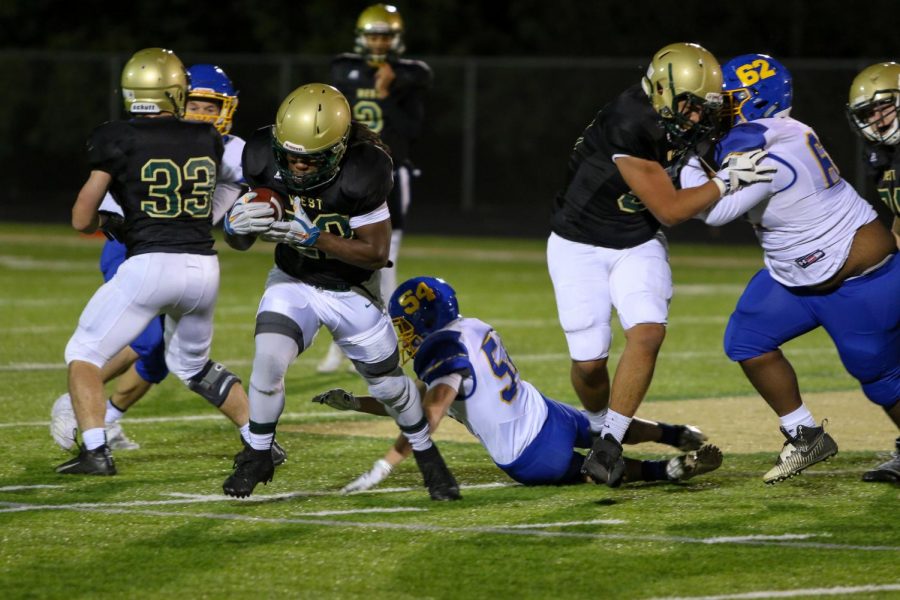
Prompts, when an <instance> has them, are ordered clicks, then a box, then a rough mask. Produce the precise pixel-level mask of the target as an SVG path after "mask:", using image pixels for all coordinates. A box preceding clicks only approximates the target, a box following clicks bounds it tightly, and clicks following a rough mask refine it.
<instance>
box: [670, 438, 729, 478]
mask: <svg viewBox="0 0 900 600" xmlns="http://www.w3.org/2000/svg"><path fill="white" fill-rule="evenodd" d="M720 466H722V451H721V450H719V448H718V447H716V446H713V445H712V444H707V445H705V446H702V447H701V448H700V449H698V450H694V451H692V452H688V453H687V454H682V455H681V456H676V457H675V458H673V459H672V460H670V461H669V462H668V463H667V464H666V477H668V478H669V480H670V481H687V480H688V479H691V478H692V477H696V476H697V475H703V474H704V473H709V472H710V471H715V470H716V469H718V468H719V467H720Z"/></svg>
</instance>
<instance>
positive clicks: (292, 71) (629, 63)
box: [0, 0, 900, 241]
mask: <svg viewBox="0 0 900 600" xmlns="http://www.w3.org/2000/svg"><path fill="white" fill-rule="evenodd" d="M369 4H370V2H359V1H353V2H343V1H338V0H309V1H302V0H294V1H292V2H265V1H259V0H257V1H256V2H249V1H244V0H240V1H236V2H231V3H220V4H212V3H198V2H195V1H194V2H190V1H184V0H170V1H168V2H156V3H149V2H138V3H107V2H90V1H88V2H55V1H48V0H43V1H34V0H32V1H24V0H21V1H11V0H0V33H2V35H0V82H2V90H0V165H2V167H0V168H2V172H0V175H2V180H3V182H4V184H5V188H6V193H5V194H4V195H3V200H2V201H0V220H5V221H59V222H64V221H66V220H67V219H68V215H69V209H70V207H71V204H72V202H73V201H74V198H75V195H76V193H77V191H78V189H79V188H80V186H81V184H82V183H83V181H84V180H85V178H86V177H87V163H86V160H85V153H84V149H83V147H84V140H85V139H86V138H87V136H88V134H89V133H90V131H91V129H92V128H93V127H94V126H96V125H97V124H99V123H101V122H103V121H105V120H108V119H110V118H116V117H118V116H119V111H120V106H121V102H120V100H119V97H118V95H117V92H116V88H117V86H118V77H119V73H120V71H121V67H122V65H123V64H124V62H125V61H126V60H127V59H128V58H129V56H130V55H131V54H132V53H133V52H135V51H136V50H138V49H140V48H144V47H151V46H161V47H167V48H171V49H173V50H175V51H176V53H177V54H178V55H179V57H180V58H181V59H182V60H183V61H184V63H185V64H186V65H190V64H193V63H196V62H212V63H216V64H219V65H220V66H222V67H223V68H224V69H225V70H226V72H227V73H228V74H229V76H230V77H231V78H232V80H233V81H234V82H235V84H236V86H237V87H238V88H239V89H240V90H241V94H240V107H239V109H238V112H237V115H236V120H235V128H234V131H233V132H234V133H235V134H237V135H241V136H245V137H246V136H247V135H248V134H249V133H250V132H251V131H253V130H254V129H255V128H257V127H259V126H262V125H265V124H268V123H270V122H271V121H272V118H273V117H274V113H275V110H276V109H277V107H278V104H279V103H280V101H281V99H282V98H283V97H284V96H285V95H286V94H287V93H288V92H289V91H290V90H292V89H293V88H294V87H297V86H299V85H302V84H304V83H309V82H311V81H317V80H318V81H327V77H328V62H329V60H330V57H331V56H332V55H334V54H337V53H339V52H344V51H350V50H352V47H353V38H354V34H353V29H354V26H355V23H356V18H357V16H358V15H359V12H360V11H361V10H362V9H363V8H365V7H366V6H368V5H369ZM395 4H396V5H397V6H398V8H399V9H400V12H401V14H402V15H403V18H404V20H405V22H406V35H405V40H406V45H407V54H406V55H407V56H408V57H412V58H422V59H424V60H426V61H427V62H428V63H429V64H430V65H431V66H432V68H433V70H434V72H435V87H434V89H433V90H432V92H431V93H430V95H429V97H428V104H427V113H428V123H427V126H426V129H425V132H424V135H423V136H422V138H421V139H420V140H419V142H418V143H417V145H416V146H415V147H414V149H413V150H414V159H415V162H416V163H417V166H419V167H420V168H421V169H422V171H423V175H422V177H421V178H419V179H418V180H416V181H415V182H414V187H413V207H412V210H411V213H410V223H409V226H408V230H409V231H411V232H416V233H444V234H469V233H472V234H491V235H511V236H543V235H546V233H547V232H548V228H547V219H548V215H549V204H550V201H551V199H552V197H553V194H554V193H555V191H556V190H557V189H558V187H559V185H560V183H561V181H562V178H563V175H564V170H565V164H566V160H567V158H568V154H569V151H570V149H571V146H572V144H573V143H574V141H575V139H576V138H577V137H578V135H579V134H580V133H581V131H582V129H583V128H584V126H585V125H586V124H587V123H588V122H589V121H590V120H591V119H592V118H593V115H594V113H595V112H596V111H597V110H598V109H599V108H600V107H601V106H602V105H603V104H604V103H605V102H606V101H608V100H609V99H610V98H611V97H613V96H614V95H616V94H617V93H619V92H620V91H621V90H622V89H624V88H625V87H627V86H628V85H631V84H633V83H636V82H637V81H639V79H640V77H641V75H642V74H643V69H644V67H645V66H646V63H647V60H648V59H649V57H650V56H651V55H652V54H653V53H654V52H655V51H656V50H658V49H659V48H660V47H662V46H664V45H666V44H668V43H671V42H676V41H692V42H697V43H700V44H702V45H703V46H705V47H706V48H707V49H709V50H710V51H712V52H713V53H714V54H715V55H716V56H717V57H718V58H719V59H720V61H721V62H725V61H726V60H728V59H729V58H731V57H732V56H735V55H737V54H744V53H748V52H763V53H768V54H772V55H773V56H775V57H776V58H779V59H780V60H781V61H782V62H783V63H785V64H786V65H787V66H788V68H789V69H790V70H791V71H792V72H793V74H794V81H795V98H794V112H793V116H795V117H796V118H799V119H800V120H802V121H805V122H807V123H809V124H810V125H812V126H813V127H814V128H815V129H816V130H817V132H818V133H819V136H820V138H821V139H822V141H823V143H824V145H825V147H826V148H827V149H828V151H829V152H830V153H831V155H832V157H833V159H834V160H835V163H836V164H837V165H838V166H839V167H840V169H841V171H842V174H843V175H844V177H846V178H847V179H848V180H849V181H850V182H851V183H853V184H854V185H856V186H857V189H860V191H861V192H864V194H865V195H866V196H867V197H868V198H870V199H872V198H873V197H874V195H873V194H872V190H871V189H869V186H868V184H867V182H866V179H865V175H864V171H863V168H862V164H861V161H860V160H859V151H860V147H859V140H858V139H857V138H856V136H855V135H853V133H852V132H851V131H850V128H849V126H848V124H847V121H846V118H845V116H844V105H845V103H846V101H847V92H848V90H849V85H850V82H851V81H852V79H853V77H854V75H855V74H856V73H857V72H858V71H859V70H861V69H862V68H864V67H866V66H868V65H869V64H872V63H874V62H878V61H881V60H890V59H894V60H896V59H897V58H900V56H898V55H900V51H898V50H900V42H898V36H897V33H896V23H897V16H898V13H900V2H897V1H896V0H879V1H874V2H866V3H853V4H852V5H851V3H849V2H846V1H836V0H823V1H818V2H803V1H800V0H782V1H781V2H772V1H758V2H754V3H746V2H729V3H708V2H703V3H701V2H655V1H649V0H632V1H625V2H596V1H573V2H565V1H563V2H559V1H557V2H539V1H537V0H519V1H511V2H492V1H488V0H485V1H483V2H478V1H451V0H433V1H428V2H424V1H420V2H411V1H405V2H404V1H398V2H396V3H395ZM879 210H880V211H881V212H882V214H884V210H883V208H881V207H879ZM885 216H886V215H885ZM670 237H672V238H674V239H676V240H677V239H691V240H698V241H702V240H726V241H747V240H749V239H752V234H751V232H750V229H749V227H747V226H746V225H743V224H739V223H737V224H733V225H730V226H727V227H724V228H720V229H712V228H707V227H705V226H702V225H701V224H699V223H692V224H686V225H682V226H680V227H678V228H676V229H675V230H673V231H672V232H671V233H670Z"/></svg>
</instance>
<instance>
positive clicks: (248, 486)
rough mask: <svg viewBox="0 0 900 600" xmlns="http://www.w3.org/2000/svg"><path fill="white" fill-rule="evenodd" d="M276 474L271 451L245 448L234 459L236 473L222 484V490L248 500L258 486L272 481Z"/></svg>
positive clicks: (229, 494)
mask: <svg viewBox="0 0 900 600" xmlns="http://www.w3.org/2000/svg"><path fill="white" fill-rule="evenodd" d="M274 474H275V464H274V463H273V461H272V451H271V450H254V449H253V448H244V449H243V450H241V452H239V453H238V455H237V456H235V457H234V473H232V474H231V476H229V477H228V479H226V480H225V483H224V484H222V490H223V491H224V492H225V494H226V495H228V496H233V497H235V498H246V497H247V496H249V495H250V494H252V493H253V489H254V488H255V487H256V484H258V483H260V482H262V483H263V484H266V483H268V482H270V481H272V476H273V475H274Z"/></svg>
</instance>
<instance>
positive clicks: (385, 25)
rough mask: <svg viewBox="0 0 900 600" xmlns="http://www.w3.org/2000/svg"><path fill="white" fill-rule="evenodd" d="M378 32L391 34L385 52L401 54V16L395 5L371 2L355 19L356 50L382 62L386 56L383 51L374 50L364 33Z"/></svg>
mask: <svg viewBox="0 0 900 600" xmlns="http://www.w3.org/2000/svg"><path fill="white" fill-rule="evenodd" d="M372 34H380V35H388V36H391V42H390V45H389V46H388V50H387V53H393V54H397V55H400V54H403V51H404V50H405V48H404V46H403V18H402V17H401V16H400V11H398V10H397V7H396V6H392V5H390V4H373V5H372V6H370V7H368V8H367V9H365V10H364V11H362V12H361V13H360V15H359V18H358V19H357V20H356V52H357V53H358V54H362V55H363V56H365V57H366V59H368V60H371V61H373V62H382V61H384V60H385V59H386V58H387V53H384V51H376V50H379V49H373V48H372V47H370V45H369V41H368V40H367V39H366V35H372Z"/></svg>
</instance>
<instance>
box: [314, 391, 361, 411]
mask: <svg viewBox="0 0 900 600" xmlns="http://www.w3.org/2000/svg"><path fill="white" fill-rule="evenodd" d="M312 401H313V402H318V403H319V404H327V405H328V406H330V407H331V408H336V409H338V410H359V400H357V399H356V396H354V395H353V392H348V391H347V390H342V389H341V388H335V389H333V390H328V391H327V392H325V393H324V394H319V395H317V396H313V399H312Z"/></svg>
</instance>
